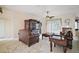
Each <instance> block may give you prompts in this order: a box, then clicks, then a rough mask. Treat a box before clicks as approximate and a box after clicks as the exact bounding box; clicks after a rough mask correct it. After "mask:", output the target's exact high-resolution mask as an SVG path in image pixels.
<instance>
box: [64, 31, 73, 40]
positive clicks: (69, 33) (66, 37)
mask: <svg viewBox="0 0 79 59" xmlns="http://www.w3.org/2000/svg"><path fill="white" fill-rule="evenodd" d="M64 38H65V39H67V40H73V33H72V31H67V33H66V34H65V35H64Z"/></svg>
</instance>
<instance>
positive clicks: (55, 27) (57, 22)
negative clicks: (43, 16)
mask: <svg viewBox="0 0 79 59" xmlns="http://www.w3.org/2000/svg"><path fill="white" fill-rule="evenodd" d="M60 31H61V19H52V20H50V21H47V32H48V33H55V34H60Z"/></svg>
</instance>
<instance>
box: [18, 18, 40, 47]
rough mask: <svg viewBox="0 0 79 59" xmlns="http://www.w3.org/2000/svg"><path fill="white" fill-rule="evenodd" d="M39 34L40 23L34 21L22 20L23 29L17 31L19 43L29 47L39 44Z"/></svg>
mask: <svg viewBox="0 0 79 59" xmlns="http://www.w3.org/2000/svg"><path fill="white" fill-rule="evenodd" d="M40 33H41V23H40V22H39V21H37V20H34V19H29V20H24V29H21V30H19V41H21V42H23V43H25V44H27V45H28V46H29V47H30V46H31V45H32V44H35V43H37V42H39V35H40Z"/></svg>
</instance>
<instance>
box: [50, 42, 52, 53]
mask: <svg viewBox="0 0 79 59" xmlns="http://www.w3.org/2000/svg"><path fill="white" fill-rule="evenodd" d="M50 52H52V41H50Z"/></svg>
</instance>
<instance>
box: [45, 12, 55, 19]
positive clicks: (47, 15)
mask: <svg viewBox="0 0 79 59" xmlns="http://www.w3.org/2000/svg"><path fill="white" fill-rule="evenodd" d="M46 13H47V16H46V18H49V19H51V18H53V17H54V16H49V15H48V14H49V11H47V12H46Z"/></svg>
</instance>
